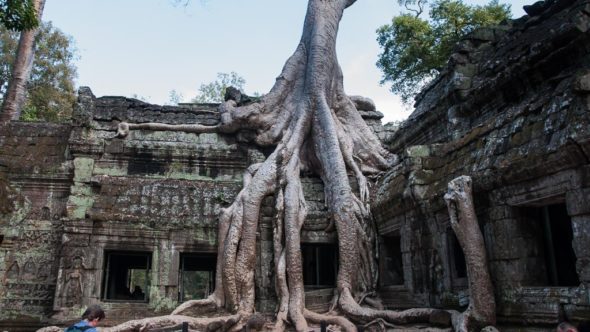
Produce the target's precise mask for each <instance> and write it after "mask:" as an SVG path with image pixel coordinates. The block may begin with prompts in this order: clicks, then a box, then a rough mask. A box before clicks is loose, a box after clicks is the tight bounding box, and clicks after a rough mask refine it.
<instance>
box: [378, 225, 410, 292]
mask: <svg viewBox="0 0 590 332" xmlns="http://www.w3.org/2000/svg"><path fill="white" fill-rule="evenodd" d="M380 246H381V250H380V251H381V255H380V262H379V266H380V271H379V272H380V273H379V274H380V276H381V286H400V285H403V284H404V265H403V257H402V248H401V236H400V234H399V232H396V233H394V234H392V235H387V236H382V237H381V245H380Z"/></svg>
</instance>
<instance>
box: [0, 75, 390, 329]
mask: <svg viewBox="0 0 590 332" xmlns="http://www.w3.org/2000/svg"><path fill="white" fill-rule="evenodd" d="M366 113H367V114H368V115H367V116H368V118H370V120H369V121H373V122H374V126H377V125H378V122H379V121H378V119H379V117H381V116H382V115H381V114H380V113H378V112H376V111H374V110H373V111H366ZM120 121H129V122H134V123H142V122H165V123H171V124H184V123H200V124H206V125H213V124H216V123H218V121H219V114H218V112H217V105H213V104H211V105H206V104H200V105H183V106H181V107H171V106H158V105H151V104H147V103H144V102H141V101H138V100H135V99H128V98H123V97H102V98H96V97H95V96H94V95H93V94H92V91H90V89H88V88H85V87H83V88H81V89H80V91H79V96H78V103H77V105H76V107H75V111H74V114H73V120H72V123H71V124H66V125H59V126H57V125H48V124H28V123H19V122H14V123H12V124H10V125H8V126H6V127H2V128H0V135H2V136H0V137H1V140H0V151H1V154H0V157H1V158H2V159H1V160H2V163H0V164H1V165H3V168H2V169H1V171H2V172H0V174H1V175H2V178H1V181H0V184H2V186H3V187H2V189H3V191H1V192H0V193H1V195H0V198H2V197H4V198H3V202H4V203H3V204H5V205H6V206H7V208H6V209H3V210H2V213H4V214H5V215H6V216H8V217H9V220H8V221H7V222H6V223H4V224H1V225H0V226H2V227H3V228H0V235H2V236H3V240H2V244H1V246H0V249H1V250H0V255H2V256H1V257H0V258H2V262H1V263H0V273H1V276H2V279H1V280H2V281H1V283H0V293H2V296H1V297H0V298H1V300H0V312H2V314H0V327H6V328H9V329H10V330H11V331H12V330H18V329H19V328H20V329H24V330H27V329H31V328H34V327H35V326H38V325H39V324H61V325H64V324H67V323H68V322H70V321H73V320H75V319H76V318H78V317H79V315H80V312H81V310H83V309H84V307H85V306H87V305H89V304H93V303H100V304H101V305H102V306H103V307H104V308H105V309H106V310H107V311H108V317H107V321H106V322H105V324H106V325H110V324H115V323H117V322H121V321H124V320H128V319H131V318H139V317H146V316H152V315H157V314H162V313H166V312H169V311H170V310H171V309H172V308H174V307H175V306H176V305H177V302H178V298H179V291H180V289H179V286H180V284H179V282H180V281H179V278H180V275H179V268H180V265H181V263H180V261H181V257H182V255H184V254H189V253H198V254H210V255H216V253H217V216H218V214H219V210H220V208H221V207H223V206H227V205H229V204H230V203H231V202H232V201H233V199H234V197H235V196H236V195H237V193H238V192H239V190H240V189H241V187H242V174H243V172H244V171H245V170H246V168H247V167H248V166H249V165H251V164H252V163H256V162H260V161H262V160H264V157H265V153H266V151H264V150H262V149H260V148H258V147H256V146H255V145H253V144H251V143H249V137H250V136H251V135H249V133H248V132H246V131H244V132H240V133H238V134H237V135H231V136H228V135H223V134H199V135H197V134H189V133H183V132H154V131H149V130H138V131H133V132H132V133H131V134H130V135H129V137H127V138H126V139H124V140H121V139H113V136H114V134H115V130H116V126H117V123H118V122H120ZM303 187H304V192H305V196H306V199H307V201H308V205H309V209H310V212H309V217H308V220H307V222H306V225H304V231H303V233H304V234H303V236H302V238H303V239H304V241H305V242H307V243H334V242H335V235H334V232H332V233H326V232H325V231H324V229H325V228H326V227H327V225H328V222H327V219H326V207H325V204H324V190H323V186H322V183H321V181H320V180H319V179H317V178H313V177H311V178H304V179H303ZM8 202H16V203H15V204H9V203H8ZM13 205H14V206H13ZM8 207H10V208H8ZM274 215H275V212H274V200H273V198H272V197H269V198H267V199H266V200H265V202H264V208H263V209H262V214H261V223H260V227H259V235H258V247H257V251H258V256H259V257H260V259H259V260H258V266H257V280H256V286H257V290H256V291H257V294H258V295H257V298H258V299H259V302H258V303H257V306H258V308H257V309H258V310H260V311H263V312H264V311H272V310H274V308H275V307H276V295H275V292H274V279H273V271H272V270H273V267H272V261H273V259H272V227H273V226H272V225H273V217H274ZM16 224H19V226H18V227H20V228H18V229H19V231H18V232H17V231H16V230H15V229H17V228H15V227H14V225H16ZM36 241H38V242H36ZM111 252H125V253H129V252H137V253H145V254H146V255H148V256H149V257H150V261H151V266H150V270H149V275H150V284H149V289H147V290H145V292H146V293H147V297H148V298H149V301H146V302H133V303H130V302H126V301H112V300H107V299H105V287H106V281H105V280H106V278H107V276H106V273H107V272H106V271H107V269H108V267H107V265H108V262H107V260H108V255H109V253H111ZM37 256H39V257H40V258H38V257H37ZM47 257H50V259H47V260H49V261H48V262H46V261H43V262H41V261H40V260H42V259H41V258H47ZM31 259H33V260H34V262H35V264H37V265H35V266H43V271H41V269H37V268H36V269H34V270H32V268H31V264H29V263H28V262H29V261H31ZM27 264H28V265H27ZM17 265H18V266H17ZM23 266H26V269H25V270H26V273H27V274H26V275H27V276H29V275H31V277H32V278H39V274H42V277H44V278H47V282H46V284H47V285H45V284H44V285H45V286H39V285H32V284H31V285H29V283H28V282H23V279H22V274H23V273H25V272H22V271H21V270H22V269H23ZM45 269H47V270H48V271H45ZM35 280H36V279H35ZM29 288H31V290H30V291H29V290H28V289H29ZM33 288H34V290H33ZM41 291H43V296H42V301H41V300H39V301H37V300H36V302H34V303H33V302H31V301H30V300H32V299H33V298H31V294H32V293H33V292H37V293H39V292H41ZM37 293H35V294H37ZM331 295H332V291H331V289H327V290H318V291H313V292H310V294H309V297H308V298H307V302H308V305H309V306H310V307H313V308H318V309H320V308H322V309H325V308H327V306H328V304H329V302H330V300H331ZM35 296H36V295H35ZM25 306H26V310H23V308H25ZM18 315H21V317H20V319H18V320H17V319H15V318H16V317H17V316H18Z"/></svg>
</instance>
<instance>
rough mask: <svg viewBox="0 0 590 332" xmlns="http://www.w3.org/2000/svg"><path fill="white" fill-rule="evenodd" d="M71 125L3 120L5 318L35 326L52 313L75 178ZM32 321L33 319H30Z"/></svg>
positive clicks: (0, 249)
mask: <svg viewBox="0 0 590 332" xmlns="http://www.w3.org/2000/svg"><path fill="white" fill-rule="evenodd" d="M69 131H70V127H69V126H67V125H53V124H38V123H12V124H7V125H3V126H0V280H1V282H0V308H1V309H0V321H8V323H7V324H3V325H6V327H7V328H8V329H9V330H11V331H12V330H18V329H17V328H16V327H14V326H20V328H24V329H29V330H30V329H34V328H35V327H36V326H37V325H36V324H35V321H34V320H33V321H32V320H31V319H30V317H33V318H35V319H36V320H37V324H38V322H39V321H40V320H41V319H42V318H43V317H46V316H47V315H48V314H50V311H51V307H52V303H53V296H54V294H55V288H56V282H57V269H58V264H57V260H56V259H55V257H57V256H59V253H60V242H61V229H62V226H61V223H60V221H59V220H60V218H62V217H63V216H65V211H66V202H67V199H68V195H69V191H70V181H71V178H72V171H71V163H69V162H68V152H67V139H68V136H69ZM30 324H32V325H30Z"/></svg>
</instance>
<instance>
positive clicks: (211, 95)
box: [191, 71, 246, 103]
mask: <svg viewBox="0 0 590 332" xmlns="http://www.w3.org/2000/svg"><path fill="white" fill-rule="evenodd" d="M245 84H246V80H245V79H244V78H243V77H241V76H240V75H238V74H237V73H235V72H233V71H232V72H231V73H229V74H227V73H217V80H216V81H214V82H211V83H207V84H201V86H200V87H199V93H198V94H197V96H196V97H195V98H193V99H192V100H191V101H192V102H194V103H220V102H223V97H224V95H225V89H226V88H227V87H229V86H233V87H234V88H237V89H239V90H240V91H243V90H244V85H245Z"/></svg>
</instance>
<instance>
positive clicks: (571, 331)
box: [557, 322, 578, 332]
mask: <svg viewBox="0 0 590 332" xmlns="http://www.w3.org/2000/svg"><path fill="white" fill-rule="evenodd" d="M557 332H578V329H577V328H576V327H575V326H573V325H572V324H570V323H568V322H562V323H559V325H557Z"/></svg>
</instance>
